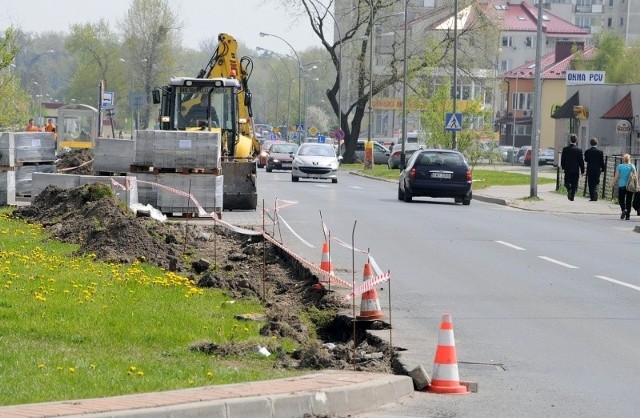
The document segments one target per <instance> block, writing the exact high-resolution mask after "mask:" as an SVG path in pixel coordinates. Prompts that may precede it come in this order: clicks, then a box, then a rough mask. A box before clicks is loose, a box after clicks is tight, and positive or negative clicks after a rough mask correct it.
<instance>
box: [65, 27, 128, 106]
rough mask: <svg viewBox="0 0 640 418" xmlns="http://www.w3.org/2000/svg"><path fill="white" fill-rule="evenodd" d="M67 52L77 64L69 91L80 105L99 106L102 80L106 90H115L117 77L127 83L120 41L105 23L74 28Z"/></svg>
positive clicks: (68, 39)
mask: <svg viewBox="0 0 640 418" xmlns="http://www.w3.org/2000/svg"><path fill="white" fill-rule="evenodd" d="M65 48H66V49H67V50H68V51H69V52H70V53H71V54H73V56H74V57H75V59H76V61H77V63H78V66H77V68H76V71H75V73H74V74H73V76H72V77H71V84H70V87H69V96H70V97H74V98H75V99H76V100H77V101H78V102H80V103H86V104H89V105H92V106H97V104H98V102H99V100H100V98H99V88H98V83H99V82H100V81H101V80H104V81H105V85H106V88H112V87H113V88H115V87H116V84H118V83H117V81H116V80H117V77H118V75H120V77H121V78H120V80H121V81H123V80H124V79H123V77H124V75H121V74H122V71H121V70H122V67H121V64H120V61H119V59H120V55H121V53H120V44H119V43H118V37H117V36H116V34H115V33H114V32H112V31H111V29H110V28H109V25H108V24H107V22H106V21H104V20H102V19H101V20H100V21H99V22H98V23H95V24H93V23H87V24H75V25H72V26H71V34H70V35H69V37H68V38H67V41H66V43H65Z"/></svg>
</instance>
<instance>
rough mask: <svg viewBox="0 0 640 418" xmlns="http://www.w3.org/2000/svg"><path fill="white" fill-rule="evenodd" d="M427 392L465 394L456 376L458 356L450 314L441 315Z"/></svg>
mask: <svg viewBox="0 0 640 418" xmlns="http://www.w3.org/2000/svg"><path fill="white" fill-rule="evenodd" d="M427 390H428V391H429V392H433V393H457V394H462V393H467V388H466V386H463V385H461V384H460V378H459V376H458V356H457V355H456V343H455V341H454V338H453V323H452V322H451V315H450V314H444V315H442V323H441V324H440V335H439V336H438V348H437V349H436V357H435V359H434V361H433V376H432V378H431V386H429V388H428V389H427Z"/></svg>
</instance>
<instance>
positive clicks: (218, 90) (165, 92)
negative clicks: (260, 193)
mask: <svg viewBox="0 0 640 418" xmlns="http://www.w3.org/2000/svg"><path fill="white" fill-rule="evenodd" d="M218 40H219V43H218V47H217V48H216V51H215V53H214V55H213V56H212V57H211V60H210V61H209V63H208V64H207V67H206V68H205V69H203V70H202V71H200V74H198V77H196V78H192V77H176V78H172V79H171V80H170V82H169V84H168V85H166V86H164V87H162V88H159V89H156V90H154V91H153V101H154V103H159V104H160V129H162V130H175V131H180V130H182V131H184V130H207V131H213V132H216V131H217V132H219V133H220V138H222V153H223V157H222V174H223V175H224V192H223V202H224V203H223V208H224V209H227V210H233V209H253V210H255V209H256V206H257V188H256V177H257V171H256V162H255V157H256V156H257V155H258V153H259V152H260V142H259V141H258V139H257V138H256V135H255V133H254V128H253V120H252V116H253V114H252V110H251V92H250V91H249V86H248V81H249V77H250V75H251V71H252V69H253V63H252V61H251V59H250V58H248V57H243V58H242V59H241V60H240V62H238V59H237V55H236V53H237V48H238V47H237V42H236V40H235V39H234V38H233V37H232V36H230V35H227V34H224V33H223V34H220V35H219V36H218Z"/></svg>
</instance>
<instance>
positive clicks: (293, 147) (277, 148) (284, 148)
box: [271, 144, 298, 154]
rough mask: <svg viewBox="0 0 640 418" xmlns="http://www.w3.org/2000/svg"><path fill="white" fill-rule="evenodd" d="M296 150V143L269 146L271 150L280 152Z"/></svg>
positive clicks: (286, 152)
mask: <svg viewBox="0 0 640 418" xmlns="http://www.w3.org/2000/svg"><path fill="white" fill-rule="evenodd" d="M296 151H298V145H297V144H274V145H272V146H271V152H278V153H280V154H289V153H292V152H296Z"/></svg>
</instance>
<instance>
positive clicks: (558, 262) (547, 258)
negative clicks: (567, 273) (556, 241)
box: [538, 255, 578, 269]
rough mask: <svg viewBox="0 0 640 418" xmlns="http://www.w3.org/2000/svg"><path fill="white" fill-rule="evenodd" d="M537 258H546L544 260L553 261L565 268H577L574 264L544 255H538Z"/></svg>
mask: <svg viewBox="0 0 640 418" xmlns="http://www.w3.org/2000/svg"><path fill="white" fill-rule="evenodd" d="M538 258H541V259H543V260H546V261H548V262H550V263H555V264H557V265H559V266H562V267H566V268H569V269H577V268H578V267H576V266H572V265H571V264H567V263H563V262H562V261H558V260H556V259H554V258H551V257H545V256H544V255H539V256H538Z"/></svg>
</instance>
